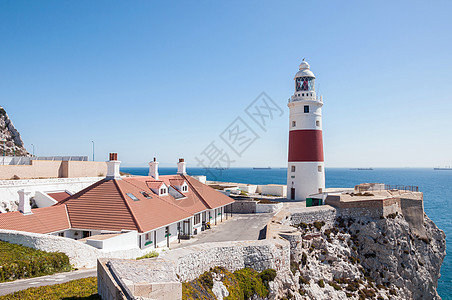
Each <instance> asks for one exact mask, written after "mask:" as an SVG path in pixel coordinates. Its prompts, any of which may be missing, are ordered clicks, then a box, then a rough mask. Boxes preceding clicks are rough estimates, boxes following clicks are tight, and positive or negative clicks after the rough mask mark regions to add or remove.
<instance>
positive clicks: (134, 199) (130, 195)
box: [126, 193, 140, 201]
mask: <svg viewBox="0 0 452 300" xmlns="http://www.w3.org/2000/svg"><path fill="white" fill-rule="evenodd" d="M126 195H127V196H129V197H130V199H132V200H133V201H140V199H138V198H137V197H135V195H134V194H132V193H126Z"/></svg>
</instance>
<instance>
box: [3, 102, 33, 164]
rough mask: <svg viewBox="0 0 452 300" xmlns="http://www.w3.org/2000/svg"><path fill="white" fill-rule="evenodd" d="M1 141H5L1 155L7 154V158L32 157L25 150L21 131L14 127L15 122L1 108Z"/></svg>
mask: <svg viewBox="0 0 452 300" xmlns="http://www.w3.org/2000/svg"><path fill="white" fill-rule="evenodd" d="M0 141H2V144H3V141H4V148H3V145H1V146H2V148H1V154H2V155H3V151H4V152H5V156H14V155H15V156H28V155H30V154H29V153H28V152H27V150H26V149H25V146H24V142H23V141H22V138H21V137H20V133H19V131H18V130H17V129H16V128H15V127H14V125H13V122H12V121H11V119H10V118H9V117H8V114H7V113H6V111H5V109H3V107H1V106H0Z"/></svg>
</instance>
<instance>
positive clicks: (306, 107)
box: [304, 105, 309, 114]
mask: <svg viewBox="0 0 452 300" xmlns="http://www.w3.org/2000/svg"><path fill="white" fill-rule="evenodd" d="M308 112H309V105H305V106H304V113H305V114H307V113H308Z"/></svg>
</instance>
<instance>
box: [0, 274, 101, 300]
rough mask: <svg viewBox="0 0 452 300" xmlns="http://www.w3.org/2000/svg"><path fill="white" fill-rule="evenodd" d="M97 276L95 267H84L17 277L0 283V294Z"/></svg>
mask: <svg viewBox="0 0 452 300" xmlns="http://www.w3.org/2000/svg"><path fill="white" fill-rule="evenodd" d="M93 276H97V270H96V269H84V270H77V271H72V272H65V273H57V274H54V275H47V276H41V277H36V278H30V279H19V280H15V281H11V282H3V283H0V296H3V295H7V294H11V293H14V292H17V291H20V290H25V289H28V288H30V287H38V286H43V285H52V284H58V283H64V282H68V281H71V280H75V279H80V278H85V277H93Z"/></svg>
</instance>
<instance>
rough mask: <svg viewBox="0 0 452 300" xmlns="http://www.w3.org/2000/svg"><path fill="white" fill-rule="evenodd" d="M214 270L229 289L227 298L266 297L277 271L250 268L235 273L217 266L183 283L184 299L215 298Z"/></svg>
mask: <svg viewBox="0 0 452 300" xmlns="http://www.w3.org/2000/svg"><path fill="white" fill-rule="evenodd" d="M212 272H214V273H217V274H222V275H223V277H222V282H223V284H224V285H225V287H226V288H227V290H228V291H229V296H228V297H227V298H226V299H251V298H253V297H256V296H257V298H266V297H268V295H269V290H268V283H269V282H270V281H273V280H274V279H275V277H276V271H275V270H273V269H267V270H264V271H262V272H260V273H259V272H257V271H255V270H253V269H250V268H245V269H241V270H237V271H235V272H234V273H231V272H229V271H228V270H226V269H225V268H222V267H215V268H213V269H211V270H210V271H207V272H204V273H203V274H202V275H201V276H199V278H198V279H195V280H192V281H190V282H184V283H182V299H184V300H188V299H206V300H208V299H215V296H214V294H213V292H212V287H213V277H212Z"/></svg>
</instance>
